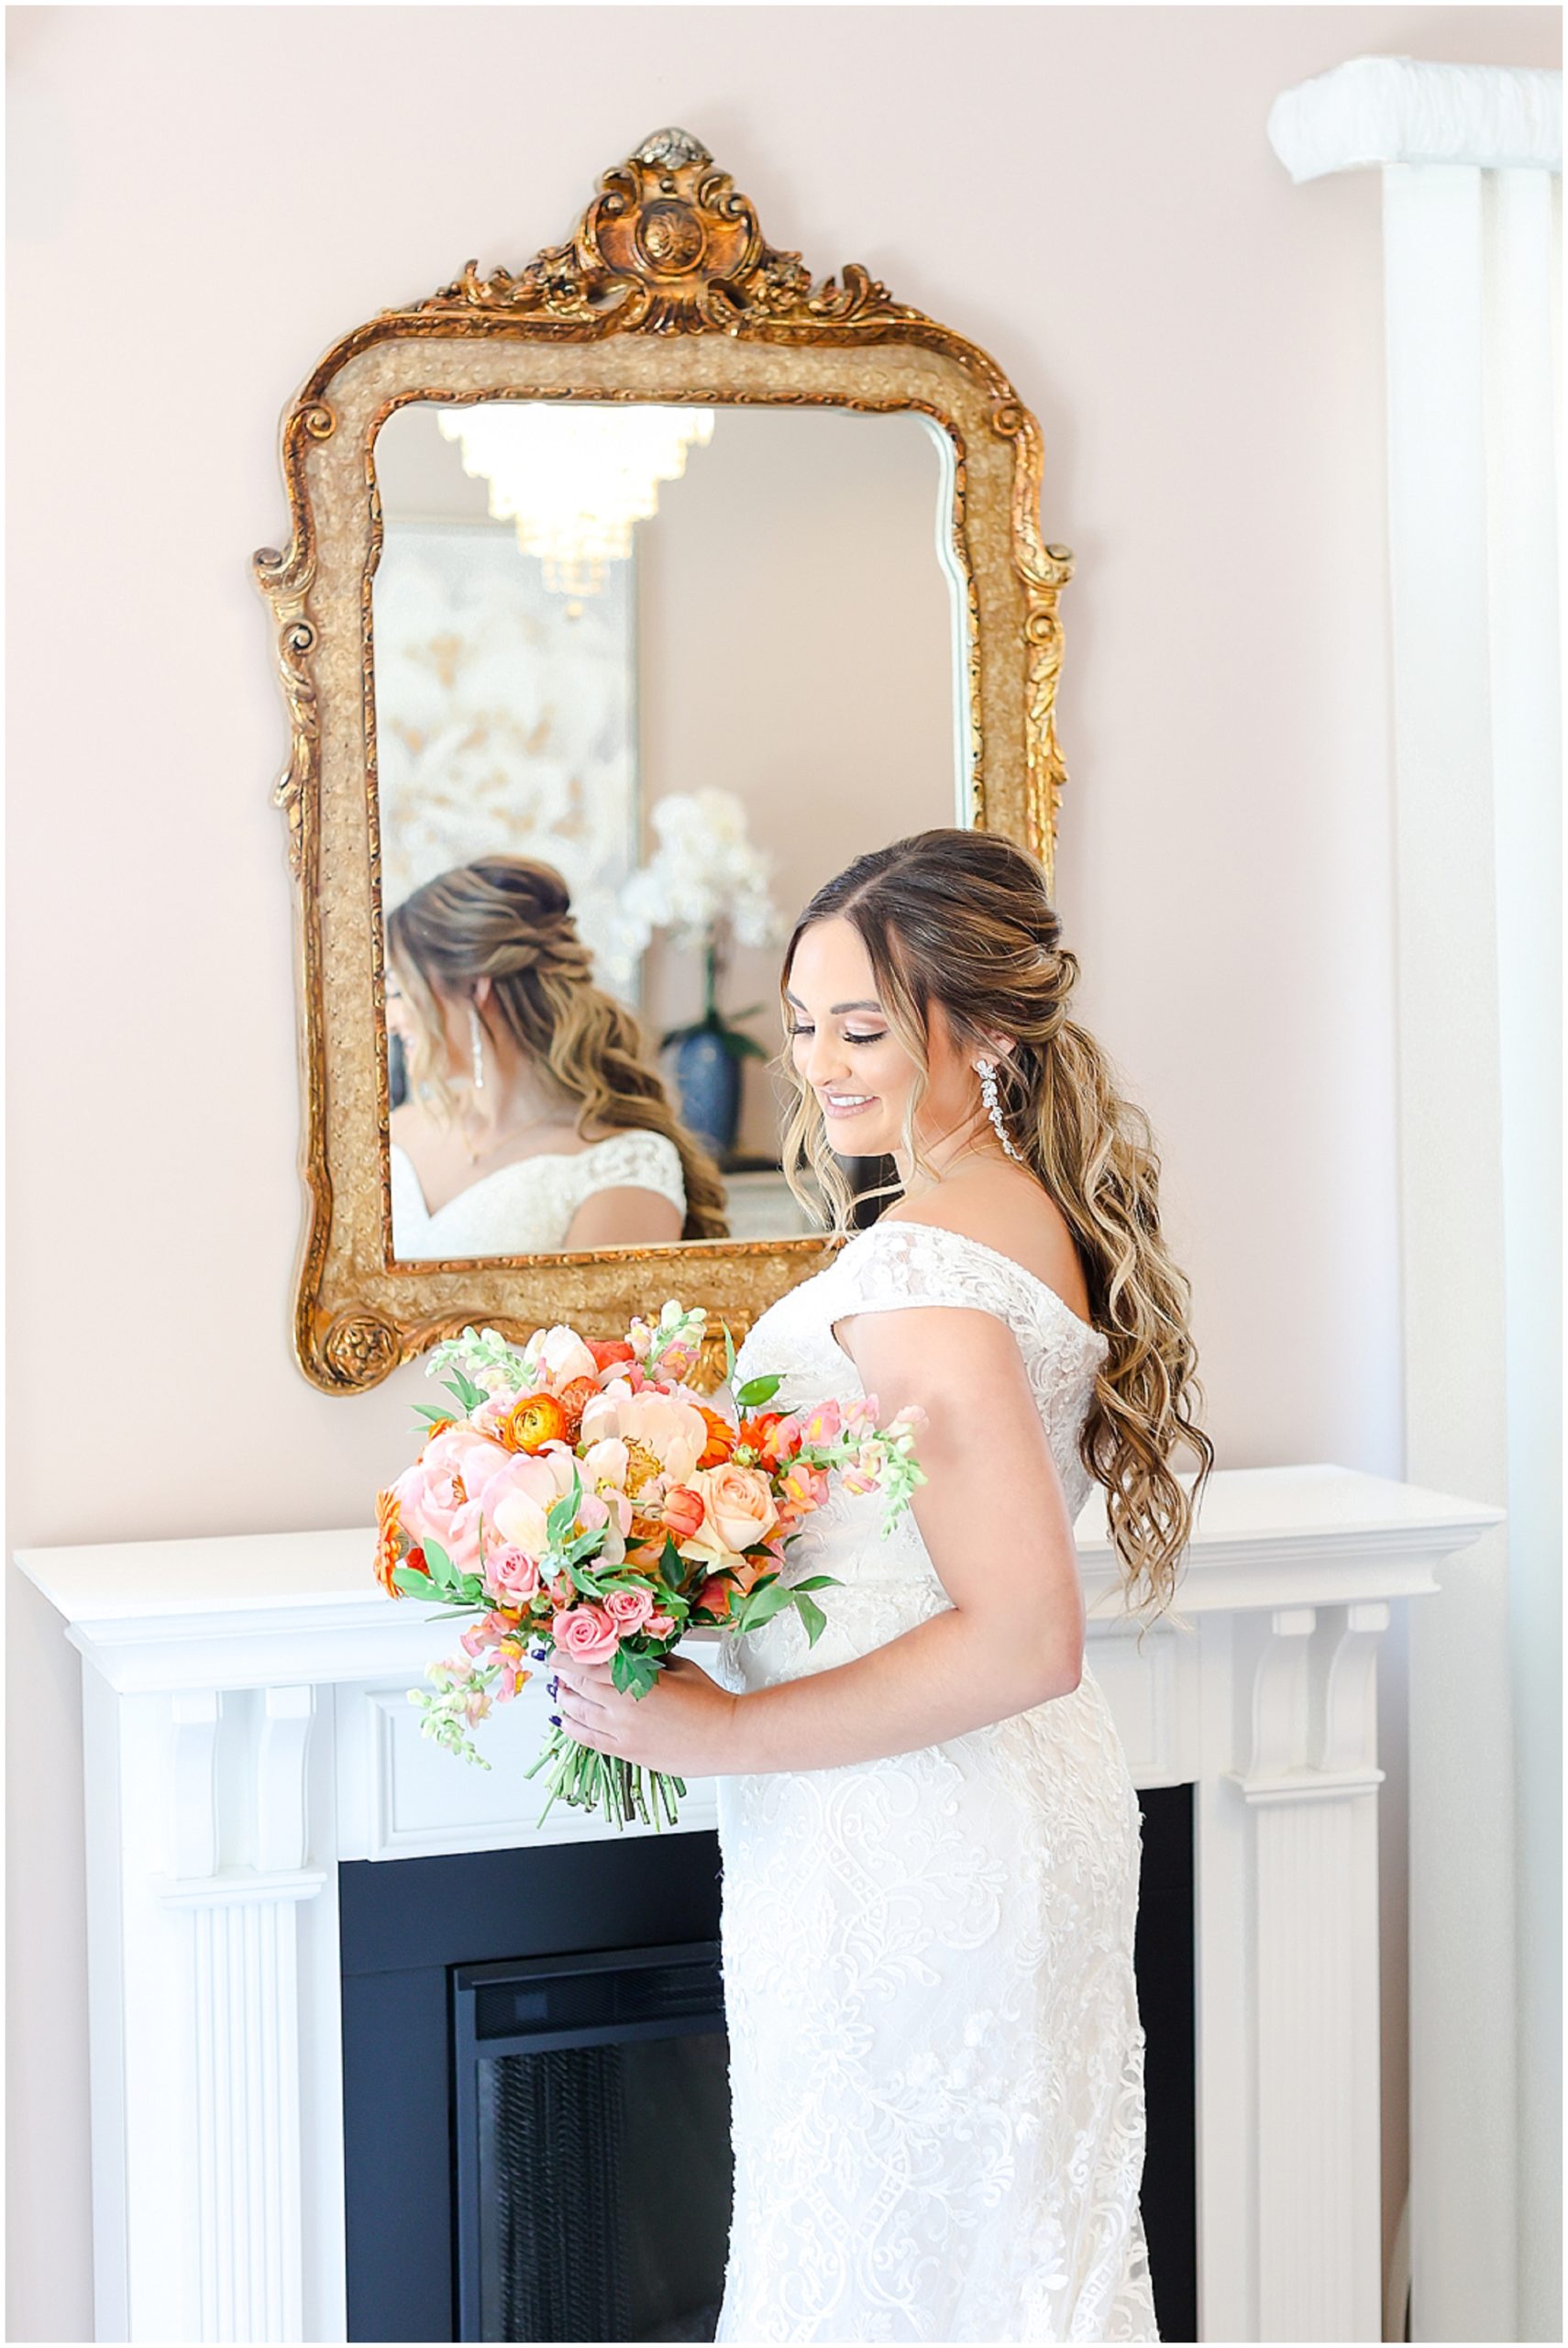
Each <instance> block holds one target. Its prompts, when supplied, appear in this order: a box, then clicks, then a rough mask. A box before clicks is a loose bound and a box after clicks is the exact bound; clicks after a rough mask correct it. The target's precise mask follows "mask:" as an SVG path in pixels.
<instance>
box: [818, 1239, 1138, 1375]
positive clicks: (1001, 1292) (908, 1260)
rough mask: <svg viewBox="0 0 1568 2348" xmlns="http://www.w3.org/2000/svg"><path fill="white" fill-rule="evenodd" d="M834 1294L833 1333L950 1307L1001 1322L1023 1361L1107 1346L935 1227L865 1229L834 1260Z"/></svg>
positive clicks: (1038, 1291)
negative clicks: (859, 1315)
mask: <svg viewBox="0 0 1568 2348" xmlns="http://www.w3.org/2000/svg"><path fill="white" fill-rule="evenodd" d="M834 1289H835V1292H834V1300H833V1310H834V1325H835V1327H836V1325H837V1324H838V1323H839V1322H841V1321H846V1320H848V1319H849V1318H850V1317H851V1316H852V1315H853V1314H855V1313H856V1312H896V1311H898V1310H899V1309H900V1307H908V1306H911V1305H932V1304H952V1305H960V1306H966V1307H967V1308H968V1309H969V1310H970V1311H971V1312H990V1313H994V1314H995V1316H996V1317H997V1319H998V1320H1000V1321H1005V1322H1006V1323H1007V1324H1008V1326H1009V1327H1010V1329H1011V1330H1012V1332H1013V1334H1014V1335H1015V1336H1016V1337H1017V1338H1018V1341H1019V1344H1020V1346H1021V1349H1022V1350H1023V1353H1024V1355H1025V1357H1026V1359H1027V1358H1030V1357H1033V1356H1035V1355H1037V1354H1038V1353H1039V1352H1041V1351H1042V1350H1044V1351H1048V1352H1050V1353H1052V1354H1055V1355H1056V1356H1058V1357H1062V1358H1064V1359H1071V1360H1075V1361H1077V1362H1084V1361H1087V1360H1088V1359H1089V1358H1090V1357H1093V1358H1095V1359H1096V1360H1098V1358H1099V1355H1100V1354H1101V1353H1103V1352H1104V1351H1105V1349H1106V1346H1107V1344H1108V1340H1107V1339H1106V1338H1105V1336H1104V1335H1102V1334H1101V1332H1100V1331H1099V1330H1098V1329H1091V1328H1090V1326H1089V1324H1088V1322H1087V1321H1084V1320H1082V1319H1081V1318H1080V1317H1079V1315H1078V1314H1077V1312H1074V1311H1073V1309H1072V1307H1071V1305H1069V1304H1068V1303H1067V1302H1066V1299H1065V1298H1062V1297H1059V1296H1058V1295H1057V1294H1056V1292H1055V1290H1054V1289H1051V1288H1049V1287H1048V1286H1047V1285H1046V1283H1045V1282H1044V1281H1043V1280H1041V1279H1036V1278H1035V1277H1034V1275H1033V1273H1032V1272H1029V1271H1026V1270H1025V1269H1024V1268H1023V1266H1022V1265H1021V1264H1019V1263H1015V1262H1014V1261H1013V1259H1012V1257H1010V1256H1004V1255H1002V1254H1000V1253H999V1251H998V1250H997V1249H996V1248H994V1247H989V1246H986V1245H985V1243H984V1242H983V1241H981V1240H978V1239H970V1238H967V1237H966V1236H965V1235H964V1234H963V1233H962V1232H957V1231H947V1230H944V1229H943V1228H942V1226H941V1225H939V1224H930V1223H914V1222H910V1223H904V1222H895V1223H888V1222H884V1223H878V1224H872V1226H871V1228H870V1229H869V1230H868V1231H863V1232H861V1233H859V1234H858V1235H856V1237H855V1238H854V1239H852V1240H850V1241H849V1242H848V1244H847V1245H846V1246H845V1249H844V1251H843V1253H842V1254H841V1256H840V1257H839V1259H838V1264H837V1266H836V1268H835V1282H834Z"/></svg>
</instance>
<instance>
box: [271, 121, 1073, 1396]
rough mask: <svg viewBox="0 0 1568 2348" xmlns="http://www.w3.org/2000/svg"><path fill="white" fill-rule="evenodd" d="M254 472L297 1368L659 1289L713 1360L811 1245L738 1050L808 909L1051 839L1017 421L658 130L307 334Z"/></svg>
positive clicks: (354, 1375)
mask: <svg viewBox="0 0 1568 2348" xmlns="http://www.w3.org/2000/svg"><path fill="white" fill-rule="evenodd" d="M282 459H283V471H284V476H285V480H286V483H287V488H288V494H289V501H290V508H291V515H292V520H293V538H292V542H291V544H290V546H289V548H288V549H287V551H286V552H284V553H282V554H279V553H276V552H273V551H272V550H271V549H263V551H262V552H261V553H259V555H258V556H257V557H256V568H257V573H258V578H259V583H260V585H261V588H262V590H263V592H264V593H265V594H266V595H267V597H268V599H269V601H270V602H271V605H272V609H273V612H274V614H275V615H276V619H277V624H278V632H279V633H278V643H279V654H280V663H281V669H282V680H283V685H284V690H285V692H286V694H287V697H288V703H289V708H290V712H291V715H292V720H293V752H292V756H291V758H290V761H289V765H288V768H287V770H286V772H285V774H284V776H283V778H282V781H281V782H280V783H279V785H278V787H277V793H276V797H277V800H278V803H279V804H280V805H282V807H283V809H284V810H285V812H286V814H287V818H288V825H289V854H290V863H291V869H292V870H293V876H294V880H295V882H296V884H297V898H296V903H297V910H298V926H297V939H298V951H299V999H300V1037H301V1055H302V1066H303V1077H304V1102H305V1132H304V1154H303V1165H302V1171H303V1174H304V1181H305V1186H306V1192H307V1203H306V1217H305V1228H304V1241H303V1246H302V1249H301V1256H300V1261H299V1267H298V1273H297V1283H296V1292H295V1300H294V1321H293V1326H294V1344H295V1349H296V1352H297V1355H298V1357H299V1361H300V1365H301V1367H302V1368H303V1369H304V1372H305V1374H306V1375H307V1377H309V1378H311V1379H314V1380H315V1382H316V1383H317V1384H318V1385H320V1386H322V1387H324V1388H325V1389H326V1390H328V1391H330V1392H337V1393H342V1392H351V1391H355V1390H360V1389H363V1388H365V1387H367V1386H370V1385H373V1384H374V1383H376V1382H377V1381H378V1380H379V1379H381V1378H383V1377H385V1376H386V1375H387V1373H388V1372H389V1371H390V1370H392V1368H395V1367H396V1365H397V1364H398V1363H399V1362H401V1361H403V1360H407V1359H409V1358H410V1357H413V1356H414V1355H416V1354H418V1353H420V1352H422V1351H423V1350H425V1348H426V1347H427V1346H431V1345H432V1344H434V1343H435V1342H436V1340H437V1339H438V1338H440V1337H443V1336H446V1335H451V1334H453V1333H455V1332H457V1331H458V1330H459V1329H461V1328H462V1327H463V1326H464V1325H465V1324H468V1323H470V1322H472V1323H476V1324H488V1325H490V1326H492V1327H496V1328H499V1329H501V1330H502V1331H503V1332H505V1333H506V1334H508V1335H522V1334H525V1333H526V1332H527V1331H529V1330H531V1329H533V1328H535V1327H536V1326H537V1325H539V1324H541V1323H542V1322H549V1321H557V1320H569V1321H571V1322H573V1323H574V1324H576V1325H578V1326H580V1328H582V1329H583V1330H584V1331H585V1332H587V1333H588V1334H590V1335H610V1334H612V1333H613V1332H616V1333H618V1331H619V1330H620V1329H621V1327H622V1326H623V1325H624V1322H625V1320H626V1319H627V1317H628V1316H629V1314H630V1313H631V1312H634V1311H637V1310H641V1309H642V1308H644V1307H645V1306H646V1305H647V1304H648V1303H649V1301H652V1302H653V1303H654V1304H655V1305H656V1306H657V1304H658V1303H659V1302H661V1301H663V1298H664V1297H665V1296H666V1295H667V1294H668V1293H669V1292H670V1291H671V1290H679V1294H680V1296H681V1298H682V1300H683V1301H685V1302H688V1303H701V1304H703V1305H705V1306H706V1307H707V1308H708V1310H709V1312H710V1313H711V1314H712V1316H713V1317H714V1320H715V1322H716V1321H717V1320H718V1319H719V1318H721V1317H722V1318H723V1319H724V1320H727V1321H728V1323H729V1324H730V1326H731V1328H732V1329H733V1330H734V1333H735V1335H736V1336H737V1338H738V1337H739V1335H741V1334H742V1332H743V1331H744V1330H745V1328H746V1327H747V1326H749V1324H750V1323H751V1322H752V1321H753V1320H754V1319H755V1318H756V1314H757V1313H758V1312H760V1311H761V1310H762V1309H763V1308H764V1306H766V1305H767V1303H769V1302H771V1301H772V1300H773V1299H774V1298H775V1297H777V1296H778V1295H779V1294H781V1293H782V1292H783V1290H785V1289H787V1288H789V1287H790V1286H791V1285H792V1284H793V1282H794V1281H796V1280H797V1279H801V1278H803V1277H805V1276H806V1274H807V1273H809V1272H810V1271H811V1270H812V1269H813V1268H815V1267H816V1265H817V1263H818V1262H819V1261H820V1250H821V1244H822V1243H821V1239H820V1236H817V1235H813V1226H812V1223H811V1220H810V1217H809V1215H807V1214H806V1213H804V1212H803V1211H802V1210H801V1208H800V1206H799V1205H798V1203H797V1202H796V1201H795V1199H794V1197H793V1195H792V1194H791V1192H790V1189H789V1186H788V1184H787V1183H786V1182H785V1180H784V1179H783V1175H782V1171H781V1168H780V1167H779V1164H778V1133H779V1124H778V1108H779V1103H778V1096H777V1093H776V1090H775V1086H774V1083H773V1081H772V1071H771V1069H769V1067H768V1066H767V1061H768V1059H769V1058H771V1056H772V1055H773V1054H774V1053H775V1052H776V1051H777V1048H778V993H777V974H778V958H779V947H780V946H781V944H782V942H783V939H784V937H785V936H787V935H788V931H789V929H790V925H792V923H793V920H794V918H795V916H796V914H798V912H799V911H800V908H801V906H802V905H803V904H804V903H805V902H806V901H807V899H808V898H809V897H810V896H811V895H812V892H813V891H814V890H815V889H816V888H818V887H819V886H820V885H821V884H822V883H823V881H826V880H828V879H829V878H830V877H831V876H832V875H833V874H834V873H835V872H838V871H840V870H841V869H843V868H844V866H845V865H846V864H847V863H848V862H850V861H851V859H852V858H854V857H856V856H857V855H859V854H862V853H863V852H865V851H866V850H867V849H870V848H874V847H881V846H883V845H884V844H885V843H886V842H887V841H889V839H892V838H896V837H899V836H901V835H903V834H905V833H909V832H912V831H919V830H923V829H925V828H927V827H928V826H930V825H942V824H977V825H984V826H987V827H988V828H990V829H993V830H999V831H1004V832H1007V833H1009V834H1010V836H1013V837H1014V838H1017V839H1019V840H1021V841H1022V842H1023V843H1024V844H1025V845H1027V846H1028V847H1031V848H1032V849H1033V850H1034V852H1035V853H1036V854H1037V855H1038V856H1040V857H1041V858H1042V859H1043V861H1044V863H1045V865H1046V867H1047V869H1048V870H1049V869H1050V867H1051V863H1052V856H1053V849H1054V846H1055V816H1056V807H1057V802H1058V796H1059V792H1060V787H1061V782H1062V769H1061V763H1060V759H1059V758H1058V755H1057V751H1056V744H1055V731H1054V725H1053V707H1054V702H1055V683H1056V675H1057V670H1058V666H1059V663H1060V657H1061V641H1060V634H1059V629H1058V624H1057V615H1056V602H1057V596H1058V593H1059V590H1060V589H1061V587H1062V585H1063V584H1064V582H1065V581H1066V579H1067V577H1068V575H1069V573H1070V570H1071V557H1070V555H1069V554H1068V552H1067V550H1066V548H1063V547H1057V546H1043V545H1042V543H1041V539H1040V535H1039V527H1038V520H1037V512H1038V499H1039V489H1040V435H1039V428H1038V426H1037V425H1036V423H1035V421H1034V418H1033V416H1032V415H1031V414H1030V412H1029V410H1028V409H1027V408H1026V407H1024V406H1023V404H1022V403H1021V401H1020V400H1019V398H1018V397H1017V394H1016V393H1014V391H1013V390H1012V387H1011V385H1010V383H1009V382H1008V381H1007V378H1006V377H1005V376H1004V375H1003V374H1002V372H1001V371H1000V370H999V368H998V367H997V366H996V364H995V362H994V361H993V360H990V359H989V358H988V357H987V356H986V354H985V353H984V352H983V351H981V350H979V349H977V348H976V347H975V346H974V345H973V344H972V343H969V342H966V341H965V340H964V339H963V338H961V337H959V336H957V335H955V334H954V333H952V332H950V331H949V330H948V329H947V328H946V327H942V326H939V325H937V324H936V323H935V322H934V321H933V319H931V318H929V317H927V316H924V315H922V312H920V311H918V310H915V309H911V308H910V307H909V306H907V305H904V304H902V303H898V302H895V301H893V300H891V299H890V298H889V294H888V293H887V292H886V290H885V288H884V287H882V286H881V285H879V284H878V283H877V282H875V281H874V280H873V279H871V278H870V277H868V276H867V272H866V271H864V270H863V269H860V268H858V267H854V266H851V267H849V268H847V269H845V271H844V273H843V280H842V282H835V281H834V279H832V278H829V279H827V280H826V281H825V282H823V283H822V284H820V285H814V284H813V283H812V279H811V276H810V273H809V271H807V270H806V269H805V268H804V267H803V266H802V264H801V260H800V259H799V257H798V256H797V255H795V254H793V253H785V252H778V251H776V250H774V249H772V248H770V247H769V246H768V245H767V243H766V242H765V241H764V239H763V237H762V234H761V231H760V229H759V227H758V225H757V222H756V215H755V213H754V211H753V209H752V207H751V205H749V203H748V202H747V201H746V199H745V197H744V196H743V195H740V194H737V193H736V191H735V189H734V186H733V184H732V183H731V181H730V179H729V177H728V175H727V174H726V173H724V172H721V171H719V170H718V169H717V168H716V167H715V165H714V163H713V161H712V157H711V156H710V155H709V154H708V153H707V151H706V150H705V149H703V148H702V147H701V145H700V144H699V143H698V142H697V140H696V139H694V138H691V137H690V135H689V134H688V133H687V132H685V131H681V130H673V129H672V130H665V131H660V132H658V133H657V134H656V136H655V137H653V138H649V139H647V140H646V141H645V142H644V144H643V145H642V146H641V147H640V148H639V149H638V150H637V151H636V153H635V155H634V156H632V157H631V158H630V160H629V161H627V162H625V163H624V164H621V165H618V166H617V167H616V168H615V169H614V170H613V171H611V172H606V173H605V175H604V177H603V178H602V181H601V183H600V186H599V192H598V194H597V195H596V197H595V198H594V201H593V202H592V203H591V205H590V206H589V208H588V210H587V211H586V213H585V214H584V215H583V217H582V219H581V220H580V223H579V225H578V227H577V229H576V232H575V234H574V236H573V238H571V240H570V242H569V243H568V244H566V245H562V246H559V247H558V248H555V249H550V250H547V251H545V252H542V253H541V254H540V255H539V256H538V257H537V259H536V260H533V261H532V262H530V263H529V265H528V266H527V267H526V268H525V270H523V271H521V273H520V274H518V275H516V276H513V275H511V274H509V273H508V272H507V271H505V270H498V271H495V272H494V273H493V274H492V275H491V276H489V277H482V278H481V277H480V276H479V275H478V274H477V272H476V268H475V265H474V264H473V263H471V262H470V263H469V267H468V268H467V269H466V270H465V271H464V272H463V274H462V276H461V277H460V278H459V279H458V281H457V282H455V283H454V284H451V285H448V286H446V287H444V288H443V289H442V290H441V291H440V292H439V293H438V294H434V295H432V296H431V297H430V299H429V300H427V301H424V302H420V303H418V304H416V305H414V306H413V307H411V308H408V309H395V310H386V311H383V312H382V313H381V315H380V316H378V317H376V318H373V319H372V320H371V321H370V323H369V324H368V325H366V326H363V327H359V328H358V329H357V330H356V331H355V332H354V333H352V334H350V335H348V336H347V337H346V338H344V339H343V340H342V341H341V342H339V343H338V344H337V345H336V346H335V348H334V349H332V350H330V351H329V352H328V353H327V354H326V358H325V359H323V360H322V361H321V363H320V365H319V366H318V367H317V368H316V369H315V371H314V373H313V374H312V375H311V377H310V379H309V381H308V382H306V384H305V385H304V390H303V391H302V392H301V393H300V395H299V397H298V398H297V399H296V400H295V402H294V403H293V405H292V407H291V408H290V409H289V411H288V412H287V414H286V415H285V417H284V421H283V430H282ZM481 963H482V965H483V969H484V971H485V973H486V976H485V977H484V979H483V980H482V981H481V982H480V983H479V984H478V986H477V990H476V984H475V981H474V979H473V972H474V970H476V969H479V968H480V964H481ZM530 1022H531V1023H532V1024H530ZM661 1053H662V1057H661ZM585 1070H586V1071H588V1073H587V1074H585V1073H584V1071H585ZM607 1071H608V1073H606V1072H607ZM563 1087H564V1089H563ZM585 1102H586V1103H587V1104H588V1106H587V1108H585V1107H584V1105H583V1104H584V1103H585ZM721 1233H723V1236H720V1235H719V1234H721Z"/></svg>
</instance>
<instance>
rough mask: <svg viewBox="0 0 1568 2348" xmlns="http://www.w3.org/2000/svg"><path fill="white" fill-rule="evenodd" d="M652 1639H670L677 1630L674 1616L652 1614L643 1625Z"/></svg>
mask: <svg viewBox="0 0 1568 2348" xmlns="http://www.w3.org/2000/svg"><path fill="white" fill-rule="evenodd" d="M643 1628H644V1630H645V1631H646V1633H647V1634H648V1636H649V1638H650V1639H668V1636H669V1634H670V1633H671V1631H673V1630H674V1628H675V1617H674V1615H673V1614H650V1615H649V1616H648V1619H647V1621H646V1623H644V1624H643Z"/></svg>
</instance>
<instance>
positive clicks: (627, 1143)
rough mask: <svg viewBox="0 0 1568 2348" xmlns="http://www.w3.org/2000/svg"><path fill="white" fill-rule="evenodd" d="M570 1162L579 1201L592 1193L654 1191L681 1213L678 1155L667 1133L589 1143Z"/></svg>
mask: <svg viewBox="0 0 1568 2348" xmlns="http://www.w3.org/2000/svg"><path fill="white" fill-rule="evenodd" d="M573 1163H574V1167H575V1168H576V1170H577V1175H578V1180H577V1191H578V1197H579V1199H580V1200H581V1199H586V1198H588V1197H590V1196H591V1194H592V1193H593V1192H594V1191H618V1190H621V1189H623V1188H627V1189H635V1190H638V1191H657V1193H658V1195H659V1197H660V1198H661V1199H668V1200H669V1201H670V1202H671V1203H672V1204H673V1205H675V1206H678V1207H679V1208H680V1209H681V1211H682V1213H684V1211H685V1207H686V1184H685V1181H684V1180H682V1177H681V1171H680V1152H679V1150H678V1149H677V1148H676V1146H675V1144H674V1143H673V1142H672V1141H671V1140H670V1138H669V1136H668V1134H654V1133H634V1132H631V1131H627V1132H625V1133H619V1134H612V1135H611V1136H610V1138H609V1140H608V1141H596V1142H593V1143H592V1144H591V1146H589V1147H588V1148H587V1149H585V1150H584V1151H583V1152H582V1153H581V1155H580V1157H578V1158H577V1159H575V1160H574V1161H573Z"/></svg>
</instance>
